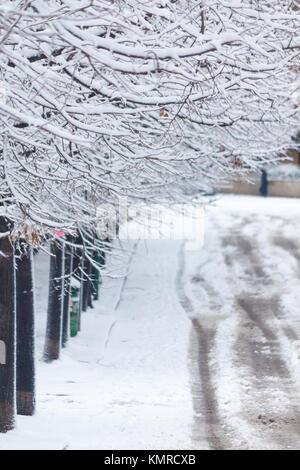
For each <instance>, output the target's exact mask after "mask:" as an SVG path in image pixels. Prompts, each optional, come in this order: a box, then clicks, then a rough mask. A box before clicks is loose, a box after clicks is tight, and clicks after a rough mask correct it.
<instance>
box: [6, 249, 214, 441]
mask: <svg viewBox="0 0 300 470" xmlns="http://www.w3.org/2000/svg"><path fill="white" fill-rule="evenodd" d="M179 246H180V244H179V242H176V241H173V242H169V241H165V242H162V241H152V242H149V243H148V244H147V245H146V244H144V242H140V243H139V245H138V246H137V249H136V251H135V253H134V254H133V256H132V261H131V265H130V271H129V274H128V276H127V279H126V282H125V283H124V281H123V280H122V279H119V280H111V279H106V280H105V282H104V284H103V288H102V290H101V298H100V300H99V302H97V303H96V305H95V309H94V310H89V311H88V312H87V313H85V314H83V318H82V332H81V333H80V335H79V336H78V337H77V338H76V339H72V340H71V342H70V345H69V347H68V348H67V349H66V350H65V351H64V352H63V356H62V359H61V360H60V361H57V363H53V364H51V365H49V364H44V363H43V362H42V361H41V359H40V358H41V353H42V347H43V339H44V332H45V307H46V301H47V295H46V294H47V270H48V268H47V267H48V260H47V257H44V256H39V257H38V259H37V260H36V262H37V266H36V270H37V275H36V284H37V303H38V310H39V312H38V325H37V335H38V371H37V383H38V403H37V414H36V416H35V417H33V418H26V417H18V428H17V429H16V430H15V431H13V432H10V433H9V434H7V435H5V436H0V449H32V448H33V449H36V448H37V449H47V448H49V449H167V448H168V449H187V448H190V447H192V446H193V442H192V430H191V425H192V422H193V406H192V400H191V393H190V386H189V380H190V378H189V371H188V367H187V363H188V345H189V332H190V328H191V326H190V322H189V320H188V318H187V317H186V315H185V312H184V311H183V310H182V308H181V306H180V304H179V302H178V299H177V296H176V294H175V291H174V284H175V276H176V272H177V263H178V256H177V251H178V248H179ZM203 434H204V433H203ZM201 445H202V446H203V447H205V446H206V443H205V442H204V441H203V443H202V444H201Z"/></svg>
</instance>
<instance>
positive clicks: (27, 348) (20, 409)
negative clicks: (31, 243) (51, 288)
mask: <svg viewBox="0 0 300 470" xmlns="http://www.w3.org/2000/svg"><path fill="white" fill-rule="evenodd" d="M32 264H33V261H32V249H31V248H30V247H27V251H23V250H22V251H20V250H18V251H17V257H16V268H17V269H16V292H17V298H16V307H17V309H16V310H17V413H18V414H19V415H25V416H32V415H33V414H34V412H35V360H34V286H33V274H32V269H33V265H32Z"/></svg>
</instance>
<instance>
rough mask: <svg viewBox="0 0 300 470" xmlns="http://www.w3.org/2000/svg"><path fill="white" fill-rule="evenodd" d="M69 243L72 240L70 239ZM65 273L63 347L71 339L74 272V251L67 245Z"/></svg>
mask: <svg viewBox="0 0 300 470" xmlns="http://www.w3.org/2000/svg"><path fill="white" fill-rule="evenodd" d="M69 241H71V240H70V238H69ZM64 254H65V272H64V302H63V332H62V347H63V348H65V347H66V346H67V343H68V340H69V337H70V295H71V276H72V270H73V267H72V265H73V249H72V247H70V246H68V245H65V250H64Z"/></svg>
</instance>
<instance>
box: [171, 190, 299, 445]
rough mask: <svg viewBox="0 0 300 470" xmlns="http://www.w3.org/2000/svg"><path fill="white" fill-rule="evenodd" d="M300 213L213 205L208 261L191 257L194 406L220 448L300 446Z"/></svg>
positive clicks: (291, 204) (238, 201) (187, 265)
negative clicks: (202, 415) (204, 416)
mask: <svg viewBox="0 0 300 470" xmlns="http://www.w3.org/2000/svg"><path fill="white" fill-rule="evenodd" d="M299 209H300V203H299V201H293V200H276V199H268V200H264V199H261V198H251V197H250V198H249V197H234V196H228V197H225V198H224V199H223V200H221V201H219V202H218V203H217V204H216V206H215V207H211V208H209V209H208V216H207V218H206V238H205V246H204V248H203V249H202V250H201V253H200V254H199V257H197V258H196V257H195V255H194V254H193V253H188V252H185V253H184V252H182V254H181V263H182V264H183V263H184V267H183V268H182V275H181V276H180V278H179V279H178V285H177V290H178V291H179V293H180V296H181V303H182V306H183V308H184V309H185V310H186V311H187V313H188V315H189V316H190V317H191V318H192V323H193V326H194V329H193V332H192V338H191V361H192V364H193V378H194V388H195V389H196V390H197V394H196V396H194V405H195V409H196V411H197V410H198V415H200V416H201V414H202V413H204V414H205V415H206V430H207V431H206V435H207V439H208V443H209V444H210V447H211V448H216V449H224V448H225V449H230V448H236V449H288V448H294V449H295V448H296V449H299V448H300V388H299V378H300V369H299V364H300V341H299V339H300V309H299V305H300V290H299V288H300V239H299V227H300V210H299ZM196 420H197V418H196ZM201 423H202V422H200V423H199V426H200V425H201ZM194 437H195V439H197V436H196V435H194Z"/></svg>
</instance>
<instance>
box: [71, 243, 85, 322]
mask: <svg viewBox="0 0 300 470" xmlns="http://www.w3.org/2000/svg"><path fill="white" fill-rule="evenodd" d="M74 241H75V243H76V244H78V245H81V244H82V240H81V237H79V236H78V237H77V238H76V239H75V240H74ZM81 267H82V249H81V248H74V251H73V273H74V274H75V277H76V279H77V280H78V281H79V282H80V290H79V306H78V310H79V312H78V331H80V328H81V312H82V284H83V283H82V272H81Z"/></svg>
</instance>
